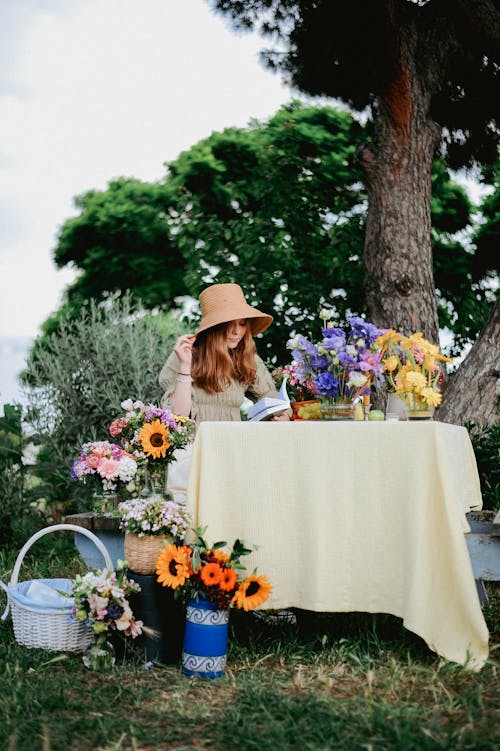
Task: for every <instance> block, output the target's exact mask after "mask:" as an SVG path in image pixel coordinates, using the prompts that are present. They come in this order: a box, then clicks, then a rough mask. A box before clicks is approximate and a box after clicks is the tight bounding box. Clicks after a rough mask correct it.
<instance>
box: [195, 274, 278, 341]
mask: <svg viewBox="0 0 500 751" xmlns="http://www.w3.org/2000/svg"><path fill="white" fill-rule="evenodd" d="M200 306H201V315H202V318H201V323H200V325H199V327H198V330H197V331H196V332H195V333H196V334H200V333H201V332H202V331H206V329H210V328H211V327H212V326H217V325H218V324H220V323H228V321H237V320H239V319H240V318H248V319H249V323H250V329H251V331H252V335H253V336H255V335H256V334H260V333H261V332H262V331H265V330H266V329H267V328H268V327H269V326H270V325H271V323H272V322H273V317H272V316H270V315H267V313H261V312H260V310H257V308H252V306H251V305H249V304H248V303H247V301H246V300H245V295H244V294H243V290H242V289H241V287H240V286H239V284H212V286H211V287H207V288H206V289H204V290H203V292H202V293H201V294H200Z"/></svg>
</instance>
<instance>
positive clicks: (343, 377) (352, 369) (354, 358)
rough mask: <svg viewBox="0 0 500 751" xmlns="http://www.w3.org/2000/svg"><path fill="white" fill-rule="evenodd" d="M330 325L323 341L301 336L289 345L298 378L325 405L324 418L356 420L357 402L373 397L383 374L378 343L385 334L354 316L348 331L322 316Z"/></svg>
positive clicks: (325, 311)
mask: <svg viewBox="0 0 500 751" xmlns="http://www.w3.org/2000/svg"><path fill="white" fill-rule="evenodd" d="M320 318H321V319H322V320H323V322H324V323H325V324H326V326H325V327H324V328H323V329H322V332H321V333H322V339H321V340H320V341H317V342H312V341H310V340H309V339H307V338H306V337H305V336H302V335H301V334H299V335H297V336H295V337H294V338H292V339H290V340H289V341H288V342H287V347H288V349H290V350H291V351H292V356H293V363H292V365H293V366H294V368H295V372H296V374H297V377H298V378H299V379H301V380H302V382H307V383H310V384H311V387H312V389H314V391H315V393H316V394H317V397H318V398H319V399H320V401H321V403H322V414H323V417H324V418H325V417H326V418H329V419H332V418H333V419H338V417H339V415H341V414H342V412H345V413H346V416H347V417H352V416H353V411H354V402H355V400H356V399H357V398H358V397H359V396H361V395H364V394H369V393H370V384H371V380H372V378H373V376H374V375H376V374H380V372H381V367H380V358H381V351H380V348H379V347H378V345H377V344H376V341H377V339H378V337H379V336H380V335H381V333H382V331H381V330H380V329H378V328H377V327H376V326H374V325H373V324H372V323H368V322H367V321H365V320H363V319H362V318H359V317H357V316H352V317H351V318H348V319H347V326H346V327H345V329H346V330H344V328H339V327H334V326H333V325H331V323H330V321H329V319H330V318H331V313H330V311H328V310H322V311H321V312H320Z"/></svg>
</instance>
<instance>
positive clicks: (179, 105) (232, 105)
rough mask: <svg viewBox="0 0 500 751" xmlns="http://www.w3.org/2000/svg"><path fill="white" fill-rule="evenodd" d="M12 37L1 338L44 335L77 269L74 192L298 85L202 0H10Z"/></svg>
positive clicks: (0, 124) (4, 56)
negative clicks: (59, 242) (70, 264)
mask: <svg viewBox="0 0 500 751" xmlns="http://www.w3.org/2000/svg"><path fill="white" fill-rule="evenodd" d="M0 35H1V43H0V336H29V337H32V336H35V335H36V334H37V333H38V332H39V326H40V324H41V323H42V322H43V321H44V320H45V318H47V316H48V315H50V313H52V312H53V311H54V310H56V309H57V308H58V307H59V304H60V301H61V292H62V290H63V288H64V286H65V285H66V284H67V283H68V282H69V281H71V279H72V278H73V272H71V271H70V270H64V271H56V269H55V266H54V264H53V262H52V250H53V247H54V244H55V235H56V232H57V230H58V228H59V227H60V225H61V224H62V223H63V222H64V221H65V220H66V219H67V218H68V217H69V216H71V215H72V214H74V209H73V205H72V199H73V197H74V196H75V195H77V194H79V193H82V192H84V191H86V190H89V189H91V188H98V189H103V188H105V187H106V184H107V183H108V181H109V180H111V179H112V178H114V177H117V176H120V175H125V176H129V177H136V178H139V179H143V180H156V179H158V178H160V177H162V176H163V174H164V167H163V163H164V162H165V161H170V160H172V159H174V158H175V157H176V156H177V155H178V154H179V152H180V151H182V150H184V149H187V148H189V147H190V146H192V145H193V144H194V143H196V142H197V141H199V140H200V139H201V138H204V137H206V136H208V135H209V134H210V133H211V132H212V131H214V130H221V129H223V128H224V127H228V126H231V125H237V126H245V125H247V124H248V122H249V120H250V118H252V117H258V118H265V117H268V116H270V115H272V114H273V113H274V112H275V111H276V110H277V109H278V108H279V107H280V106H281V105H282V104H283V103H285V102H287V101H289V100H290V99H291V98H292V93H291V92H290V90H288V89H286V88H285V87H284V86H282V84H281V81H280V77H279V76H277V75H273V74H272V73H270V72H267V71H265V70H264V68H263V67H262V66H261V64H260V62H259V59H258V52H259V50H260V49H261V48H262V47H263V42H262V40H261V39H259V38H258V37H256V36H255V35H248V34H245V35H237V34H235V33H234V31H232V30H231V29H230V28H229V27H228V25H227V24H226V23H225V22H224V20H223V19H222V18H221V17H219V16H214V15H213V14H211V12H210V10H209V7H208V5H207V3H205V2H204V1H203V0H0Z"/></svg>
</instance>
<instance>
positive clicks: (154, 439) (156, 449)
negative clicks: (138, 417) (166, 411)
mask: <svg viewBox="0 0 500 751" xmlns="http://www.w3.org/2000/svg"><path fill="white" fill-rule="evenodd" d="M168 437H169V432H168V428H167V426H166V425H165V424H164V423H163V422H161V421H160V420H153V422H146V423H144V425H143V426H142V428H141V430H140V432H139V440H140V442H141V446H142V449H143V451H144V452H145V453H146V454H147V455H148V456H152V457H153V459H159V458H160V457H163V458H165V454H166V452H167V449H168V448H170V442H169V441H168Z"/></svg>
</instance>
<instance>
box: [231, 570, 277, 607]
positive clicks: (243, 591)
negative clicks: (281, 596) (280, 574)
mask: <svg viewBox="0 0 500 751" xmlns="http://www.w3.org/2000/svg"><path fill="white" fill-rule="evenodd" d="M272 591H273V588H272V586H271V583H270V582H269V580H268V579H267V577H266V576H255V575H254V574H252V576H249V577H248V578H247V579H245V581H244V582H242V583H241V584H240V586H239V587H238V589H237V590H236V592H235V594H234V597H233V601H234V603H235V605H236V607H237V608H241V609H242V610H253V609H254V608H257V607H259V605H262V603H263V602H265V601H266V600H267V598H268V597H269V595H270V594H271V592H272Z"/></svg>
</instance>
